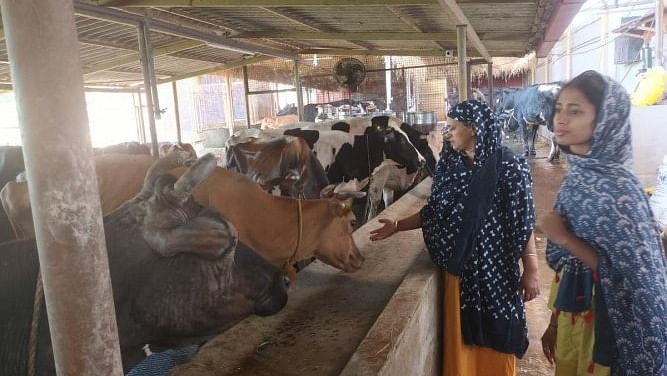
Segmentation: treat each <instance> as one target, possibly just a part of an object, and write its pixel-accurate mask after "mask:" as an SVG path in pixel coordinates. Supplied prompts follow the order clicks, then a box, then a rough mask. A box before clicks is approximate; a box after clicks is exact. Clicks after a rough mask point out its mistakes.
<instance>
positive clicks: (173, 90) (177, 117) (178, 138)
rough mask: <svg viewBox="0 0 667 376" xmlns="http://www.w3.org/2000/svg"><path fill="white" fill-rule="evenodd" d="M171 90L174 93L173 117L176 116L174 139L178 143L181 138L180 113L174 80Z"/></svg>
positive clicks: (176, 86)
mask: <svg viewBox="0 0 667 376" xmlns="http://www.w3.org/2000/svg"><path fill="white" fill-rule="evenodd" d="M171 90H172V92H173V93H174V117H175V118H176V139H177V141H178V143H179V144H180V143H181V141H182V139H181V113H180V111H179V110H178V85H176V81H172V82H171Z"/></svg>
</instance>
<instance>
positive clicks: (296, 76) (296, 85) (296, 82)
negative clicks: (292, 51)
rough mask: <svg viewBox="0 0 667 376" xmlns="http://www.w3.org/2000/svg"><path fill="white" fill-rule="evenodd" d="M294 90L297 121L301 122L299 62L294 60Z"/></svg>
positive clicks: (301, 100)
mask: <svg viewBox="0 0 667 376" xmlns="http://www.w3.org/2000/svg"><path fill="white" fill-rule="evenodd" d="M294 88H295V89H296V110H297V114H298V115H299V121H303V90H302V88H301V76H300V75H299V62H298V61H297V60H294Z"/></svg>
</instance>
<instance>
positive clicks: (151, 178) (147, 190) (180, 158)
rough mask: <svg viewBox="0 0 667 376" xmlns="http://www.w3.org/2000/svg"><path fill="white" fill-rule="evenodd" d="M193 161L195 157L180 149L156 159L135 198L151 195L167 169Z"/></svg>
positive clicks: (139, 198)
mask: <svg viewBox="0 0 667 376" xmlns="http://www.w3.org/2000/svg"><path fill="white" fill-rule="evenodd" d="M192 161H193V157H192V155H190V153H188V152H186V151H178V150H175V151H172V152H169V153H168V154H167V155H166V156H165V157H164V158H161V159H159V160H157V161H155V163H153V165H152V166H151V167H150V168H149V169H148V172H146V177H145V178H144V186H143V187H142V188H141V191H140V192H139V193H138V194H137V195H136V196H135V199H136V200H141V199H143V198H146V197H148V196H150V195H151V194H152V192H153V189H154V187H155V181H156V180H157V178H158V177H159V176H160V175H162V174H163V173H165V172H166V171H169V170H171V169H172V168H175V167H179V166H185V165H188V164H190V163H192Z"/></svg>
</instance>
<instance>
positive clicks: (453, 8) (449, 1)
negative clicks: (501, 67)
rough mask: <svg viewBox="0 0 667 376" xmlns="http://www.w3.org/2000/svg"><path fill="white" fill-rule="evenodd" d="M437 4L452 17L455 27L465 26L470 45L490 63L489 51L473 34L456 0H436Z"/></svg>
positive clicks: (475, 34)
mask: <svg viewBox="0 0 667 376" xmlns="http://www.w3.org/2000/svg"><path fill="white" fill-rule="evenodd" d="M438 3H440V5H441V6H442V7H443V8H445V10H446V11H448V12H449V13H450V14H451V15H452V16H453V18H454V20H455V21H456V23H457V27H458V25H467V31H466V32H467V34H468V35H467V38H469V39H470V43H471V44H472V46H473V47H474V48H475V49H476V50H477V52H478V53H479V54H480V56H482V57H483V58H485V59H486V60H487V61H491V55H490V54H489V51H487V49H486V47H484V44H483V43H482V41H481V40H480V39H479V36H478V35H477V33H476V32H475V29H473V27H472V24H471V23H470V21H468V17H466V16H465V14H463V11H462V10H461V8H460V7H459V6H458V5H457V4H456V0H438Z"/></svg>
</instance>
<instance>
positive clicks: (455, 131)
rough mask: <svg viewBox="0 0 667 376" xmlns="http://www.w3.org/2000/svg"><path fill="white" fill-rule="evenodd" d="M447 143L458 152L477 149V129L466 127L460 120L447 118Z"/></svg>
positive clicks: (445, 137)
mask: <svg viewBox="0 0 667 376" xmlns="http://www.w3.org/2000/svg"><path fill="white" fill-rule="evenodd" d="M444 139H445V141H447V142H449V143H450V144H451V145H452V148H453V149H454V150H456V151H465V150H471V149H474V148H475V127H472V126H471V127H466V126H465V124H463V122H462V121H460V120H454V119H452V118H447V131H446V132H445V134H444Z"/></svg>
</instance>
